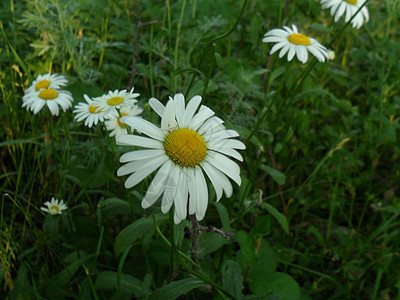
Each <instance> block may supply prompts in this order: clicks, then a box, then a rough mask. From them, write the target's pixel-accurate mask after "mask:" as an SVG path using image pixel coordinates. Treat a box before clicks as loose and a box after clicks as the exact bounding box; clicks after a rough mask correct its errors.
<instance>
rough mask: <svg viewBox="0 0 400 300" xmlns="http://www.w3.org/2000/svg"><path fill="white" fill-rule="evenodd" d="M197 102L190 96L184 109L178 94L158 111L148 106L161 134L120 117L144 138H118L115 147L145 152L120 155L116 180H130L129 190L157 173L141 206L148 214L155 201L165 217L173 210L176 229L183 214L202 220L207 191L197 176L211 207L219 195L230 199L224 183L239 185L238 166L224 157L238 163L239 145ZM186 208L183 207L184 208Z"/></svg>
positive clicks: (156, 105)
mask: <svg viewBox="0 0 400 300" xmlns="http://www.w3.org/2000/svg"><path fill="white" fill-rule="evenodd" d="M200 102H201V97H200V96H194V97H193V98H192V99H191V100H190V101H189V103H188V104H187V106H186V108H185V99H184V97H183V95H182V94H177V95H175V97H174V99H172V98H170V100H169V101H168V103H167V105H166V106H165V107H164V105H163V104H161V103H160V102H159V101H158V100H157V99H155V98H152V99H150V100H149V104H150V106H151V107H152V108H153V110H154V111H155V112H156V113H157V114H158V115H159V116H160V117H161V128H158V127H157V126H155V125H154V124H153V123H150V122H148V121H146V120H144V119H141V118H137V117H124V118H123V120H124V122H125V124H128V125H133V126H135V128H136V129H137V130H139V131H140V132H142V133H144V134H145V135H147V136H148V137H143V136H138V135H131V134H127V135H121V136H119V137H118V138H117V144H118V145H125V146H139V147H143V148H147V149H145V150H137V151H131V152H128V153H125V154H123V155H122V156H121V158H120V162H121V163H125V164H124V165H123V166H121V167H120V168H119V169H118V172H117V175H118V176H123V175H127V174H131V175H130V176H129V177H128V179H127V180H126V182H125V187H126V188H131V187H133V186H135V185H136V184H138V183H139V182H141V181H142V180H143V179H144V178H146V177H147V176H149V175H150V174H151V173H153V172H154V171H156V170H157V169H158V172H157V173H156V175H155V176H154V178H153V180H152V182H151V183H150V186H149V188H148V190H147V192H146V195H145V196H144V198H143V200H142V207H143V208H148V207H150V206H151V205H153V204H154V203H155V202H156V201H157V200H158V199H159V198H160V197H161V196H162V200H161V211H162V212H163V213H166V212H168V211H169V210H170V208H171V206H172V204H174V205H175V210H174V221H175V223H176V224H178V223H180V222H181V221H182V220H183V219H185V218H186V215H187V208H189V214H190V215H193V214H196V218H197V220H202V219H203V218H204V215H205V212H206V210H207V204H208V189H207V184H206V179H205V176H204V174H203V171H204V172H205V173H206V174H207V176H208V178H209V179H210V181H211V183H212V185H213V186H214V189H215V193H216V197H217V199H216V200H217V201H219V200H220V199H221V197H222V192H223V191H224V192H225V195H226V197H230V196H232V193H233V188H232V185H231V183H230V181H229V179H228V178H230V179H232V180H233V181H235V182H236V183H237V184H238V185H240V184H241V178H240V169H239V166H238V165H237V164H236V163H235V162H234V161H233V160H231V159H230V158H228V157H227V156H231V157H233V158H236V159H237V160H239V161H243V158H242V156H241V155H240V153H239V152H238V151H236V150H235V149H245V145H244V144H243V143H242V142H240V141H238V140H236V139H233V138H234V137H237V136H239V134H238V133H237V132H236V131H234V130H226V129H225V127H224V126H223V125H222V123H223V121H222V120H221V119H220V118H217V117H214V116H213V115H214V112H213V111H212V110H211V109H210V108H208V107H207V106H204V105H202V106H201V107H200V109H199V111H198V112H197V113H196V111H197V108H198V107H199V105H200ZM188 202H189V205H188Z"/></svg>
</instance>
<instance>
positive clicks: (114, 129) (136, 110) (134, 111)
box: [104, 105, 143, 137]
mask: <svg viewBox="0 0 400 300" xmlns="http://www.w3.org/2000/svg"><path fill="white" fill-rule="evenodd" d="M142 111H143V109H141V108H140V107H138V106H137V105H133V106H132V107H124V108H122V109H121V111H120V113H121V116H122V117H125V116H138V115H140V114H141V113H142ZM121 116H120V115H119V114H118V112H113V113H112V114H111V115H109V116H108V117H109V120H107V121H106V122H105V123H104V124H105V125H106V128H107V130H108V132H110V136H115V137H118V136H120V135H121V134H127V133H128V130H127V129H126V125H125V123H124V121H123V119H121ZM134 128H135V125H134V124H132V125H131V131H132V132H133V130H134Z"/></svg>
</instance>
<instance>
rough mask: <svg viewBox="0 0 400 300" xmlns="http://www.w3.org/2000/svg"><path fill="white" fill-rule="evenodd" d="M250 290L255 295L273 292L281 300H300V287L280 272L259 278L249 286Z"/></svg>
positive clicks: (288, 276)
mask: <svg viewBox="0 0 400 300" xmlns="http://www.w3.org/2000/svg"><path fill="white" fill-rule="evenodd" d="M250 289H251V291H252V292H253V293H254V294H257V295H260V294H265V293H271V292H273V293H274V294H277V295H279V296H280V297H281V299H285V300H299V299H300V287H299V285H298V284H297V282H296V281H295V280H294V279H293V278H292V277H291V276H290V275H288V274H285V273H281V272H274V273H268V274H266V276H261V277H259V280H257V281H256V282H253V284H251V285H250Z"/></svg>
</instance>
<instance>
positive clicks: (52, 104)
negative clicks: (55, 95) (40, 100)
mask: <svg viewBox="0 0 400 300" xmlns="http://www.w3.org/2000/svg"><path fill="white" fill-rule="evenodd" d="M46 104H47V107H48V108H49V110H50V112H51V114H52V115H53V116H58V112H59V109H58V105H57V103H56V102H54V101H52V100H47V103H46Z"/></svg>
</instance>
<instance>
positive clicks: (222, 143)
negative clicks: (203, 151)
mask: <svg viewBox="0 0 400 300" xmlns="http://www.w3.org/2000/svg"><path fill="white" fill-rule="evenodd" d="M207 147H216V148H218V147H227V148H233V149H239V150H244V149H246V145H245V144H244V143H242V142H241V141H239V140H234V139H223V140H219V141H209V142H208V143H207Z"/></svg>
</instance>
